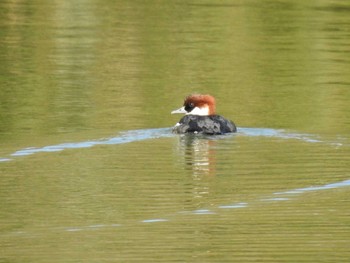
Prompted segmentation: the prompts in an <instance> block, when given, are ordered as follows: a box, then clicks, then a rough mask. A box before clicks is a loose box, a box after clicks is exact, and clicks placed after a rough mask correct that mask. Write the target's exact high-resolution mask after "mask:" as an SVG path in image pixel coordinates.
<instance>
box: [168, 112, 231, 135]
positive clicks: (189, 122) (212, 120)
mask: <svg viewBox="0 0 350 263" xmlns="http://www.w3.org/2000/svg"><path fill="white" fill-rule="evenodd" d="M236 131H237V128H236V125H235V124H234V123H233V122H232V121H230V120H227V119H225V118H224V117H222V116H220V115H208V116H199V115H186V116H184V117H183V118H181V120H180V121H179V123H178V124H177V125H175V127H174V128H173V132H174V133H201V134H224V133H230V132H236Z"/></svg>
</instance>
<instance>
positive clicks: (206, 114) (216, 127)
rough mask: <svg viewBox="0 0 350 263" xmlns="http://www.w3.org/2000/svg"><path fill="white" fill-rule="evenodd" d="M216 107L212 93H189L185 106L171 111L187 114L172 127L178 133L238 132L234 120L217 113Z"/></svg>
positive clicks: (210, 133) (216, 133) (213, 133)
mask: <svg viewBox="0 0 350 263" xmlns="http://www.w3.org/2000/svg"><path fill="white" fill-rule="evenodd" d="M215 109H216V101H215V98H214V97H213V96H212V95H209V94H191V95H188V96H187V97H186V98H185V100H184V103H183V106H182V107H181V108H179V109H177V110H173V111H172V112H171V114H177V113H183V114H185V116H184V117H182V118H181V119H180V121H179V122H178V123H176V125H175V126H174V127H173V128H172V132H173V133H176V134H185V133H195V134H197V133H198V134H207V135H218V134H226V133H233V132H236V131H237V127H236V125H235V124H234V122H233V121H231V120H228V119H226V118H224V117H223V116H221V115H218V114H216V111H215Z"/></svg>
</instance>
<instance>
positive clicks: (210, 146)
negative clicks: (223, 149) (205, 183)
mask: <svg viewBox="0 0 350 263" xmlns="http://www.w3.org/2000/svg"><path fill="white" fill-rule="evenodd" d="M215 145H216V141H215V140H213V139H212V138H210V137H208V136H204V135H194V134H186V135H180V136H179V144H178V147H177V150H178V151H179V156H180V157H182V158H184V165H185V167H186V169H187V170H190V171H192V175H193V177H194V178H199V177H200V176H203V175H207V176H212V175H215V165H216V156H215V155H216V150H215Z"/></svg>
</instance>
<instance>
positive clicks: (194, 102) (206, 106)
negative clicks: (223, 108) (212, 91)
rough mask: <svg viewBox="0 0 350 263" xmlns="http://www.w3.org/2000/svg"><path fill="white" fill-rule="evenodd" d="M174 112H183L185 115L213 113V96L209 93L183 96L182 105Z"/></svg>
mask: <svg viewBox="0 0 350 263" xmlns="http://www.w3.org/2000/svg"><path fill="white" fill-rule="evenodd" d="M174 113H185V114H186V115H188V114H192V115H201V116H207V115H214V114H215V98H214V97H213V96H211V95H201V94H192V95H189V96H187V97H186V98H185V101H184V104H183V107H181V108H180V109H177V110H174V111H172V112H171V114H174Z"/></svg>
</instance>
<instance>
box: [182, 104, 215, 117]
mask: <svg viewBox="0 0 350 263" xmlns="http://www.w3.org/2000/svg"><path fill="white" fill-rule="evenodd" d="M186 115H200V116H207V115H209V106H207V105H206V106H204V107H201V108H199V107H195V108H194V109H193V110H191V112H188V113H186Z"/></svg>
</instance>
